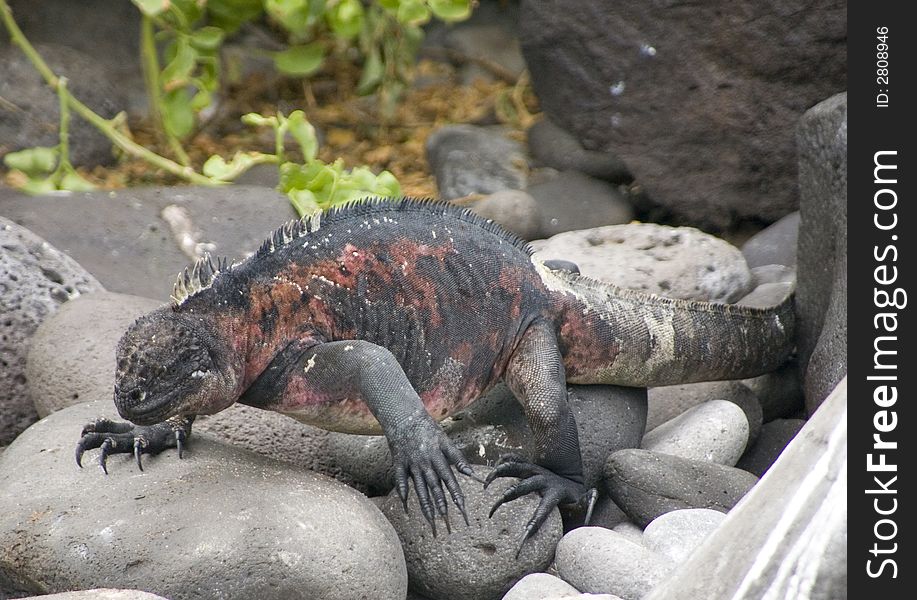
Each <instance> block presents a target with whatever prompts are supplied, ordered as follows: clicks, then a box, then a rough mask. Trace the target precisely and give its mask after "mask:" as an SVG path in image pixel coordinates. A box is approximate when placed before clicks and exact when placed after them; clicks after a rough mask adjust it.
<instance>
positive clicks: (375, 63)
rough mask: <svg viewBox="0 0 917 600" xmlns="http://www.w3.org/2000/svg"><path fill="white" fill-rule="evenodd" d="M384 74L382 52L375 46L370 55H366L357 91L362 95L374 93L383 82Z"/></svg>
mask: <svg viewBox="0 0 917 600" xmlns="http://www.w3.org/2000/svg"><path fill="white" fill-rule="evenodd" d="M384 75H385V65H383V64H382V53H381V52H379V48H376V47H373V49H372V50H371V51H370V53H369V56H367V57H366V62H364V63H363V73H361V74H360V82H359V83H358V84H357V93H358V94H360V95H361V96H365V95H366V94H371V93H373V92H374V91H376V88H377V87H379V84H380V83H382V77H383V76H384Z"/></svg>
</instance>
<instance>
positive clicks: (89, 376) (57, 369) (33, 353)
mask: <svg viewBox="0 0 917 600" xmlns="http://www.w3.org/2000/svg"><path fill="white" fill-rule="evenodd" d="M161 304H162V303H161V302H159V301H158V300H150V299H149V298H141V297H140V296H129V295H127V294H113V293H111V292H104V291H103V292H96V293H94V294H88V295H86V296H81V297H79V298H76V299H74V300H72V301H70V302H67V303H66V304H64V305H63V306H61V308H60V310H58V311H57V313H56V314H54V315H52V316H51V317H49V318H48V319H46V320H45V321H44V322H43V323H42V324H41V325H40V326H39V327H38V330H37V331H36V332H35V335H34V336H33V337H32V347H31V349H30V350H29V355H28V361H27V364H26V377H27V378H28V381H29V394H30V396H31V397H32V401H33V402H34V404H35V409H36V410H37V411H38V414H39V416H41V417H45V416H47V415H49V414H51V413H52V412H54V411H56V410H60V409H62V408H66V407H68V406H72V405H74V404H82V403H84V402H86V401H87V400H89V399H93V398H105V397H107V396H111V395H112V390H113V389H114V384H115V347H116V345H117V342H118V340H119V339H120V338H121V336H122V335H123V334H124V331H125V330H126V329H127V328H128V326H129V325H130V324H131V323H133V322H134V321H135V320H136V319H137V317H139V316H141V315H143V314H145V313H147V312H150V311H152V310H153V309H155V308H157V307H158V306H160V305H161Z"/></svg>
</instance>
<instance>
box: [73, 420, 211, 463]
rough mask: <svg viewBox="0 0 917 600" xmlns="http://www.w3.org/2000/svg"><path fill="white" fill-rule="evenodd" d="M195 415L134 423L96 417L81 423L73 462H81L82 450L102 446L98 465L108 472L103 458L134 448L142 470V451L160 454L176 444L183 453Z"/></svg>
mask: <svg viewBox="0 0 917 600" xmlns="http://www.w3.org/2000/svg"><path fill="white" fill-rule="evenodd" d="M193 422H194V416H184V417H172V418H171V419H168V420H166V421H163V422H162V423H156V424H155V425H147V426H143V425H134V424H133V423H127V422H121V421H112V420H110V419H106V418H99V419H96V420H95V421H93V422H92V423H88V424H87V425H85V426H84V427H83V431H82V433H81V434H80V441H79V442H78V443H77V445H76V464H77V465H79V466H80V467H82V466H83V464H82V463H83V453H84V452H86V450H91V449H93V448H101V449H102V452H101V453H99V466H100V467H102V470H103V471H104V472H105V474H106V475H107V474H108V467H107V466H106V461H107V460H108V457H109V456H110V455H111V454H124V453H131V452H133V454H134V456H135V457H136V459H137V467H138V468H139V469H140V470H141V471H142V470H143V463H142V462H141V460H140V457H141V455H143V454H159V453H160V452H162V451H163V450H165V449H166V448H177V449H178V458H181V457H182V451H183V449H184V443H185V441H186V440H187V439H188V436H190V435H191V424H192V423H193Z"/></svg>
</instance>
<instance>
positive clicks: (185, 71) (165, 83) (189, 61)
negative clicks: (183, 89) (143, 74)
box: [160, 37, 197, 91]
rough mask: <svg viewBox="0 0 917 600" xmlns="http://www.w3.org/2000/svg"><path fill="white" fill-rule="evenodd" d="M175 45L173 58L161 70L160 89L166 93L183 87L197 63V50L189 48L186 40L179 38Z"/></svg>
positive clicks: (189, 44)
mask: <svg viewBox="0 0 917 600" xmlns="http://www.w3.org/2000/svg"><path fill="white" fill-rule="evenodd" d="M176 44H177V45H176V47H175V56H174V57H173V58H172V60H171V61H169V64H167V65H166V67H165V68H164V69H163V70H162V75H161V76H160V80H161V81H162V87H163V89H164V90H167V91H168V90H174V89H175V88H177V87H179V86H182V85H185V84H186V83H187V82H188V79H189V78H190V77H191V73H192V71H194V65H195V62H196V61H197V50H195V49H194V47H193V46H191V43H190V42H189V41H188V38H186V37H180V38H178V40H176Z"/></svg>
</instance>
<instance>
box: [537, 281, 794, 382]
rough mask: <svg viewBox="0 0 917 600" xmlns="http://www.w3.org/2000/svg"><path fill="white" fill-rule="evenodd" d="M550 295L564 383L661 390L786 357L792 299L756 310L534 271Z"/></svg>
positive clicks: (739, 373) (754, 371) (749, 370)
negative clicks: (563, 370) (550, 292)
mask: <svg viewBox="0 0 917 600" xmlns="http://www.w3.org/2000/svg"><path fill="white" fill-rule="evenodd" d="M539 271H540V272H541V276H542V280H543V281H544V282H545V284H546V285H547V287H548V288H549V289H550V290H551V291H552V293H553V299H554V306H555V309H556V319H557V324H558V327H557V337H558V343H559V345H560V349H561V352H562V354H563V356H564V367H565V369H566V373H567V381H569V382H570V383H585V384H597V383H606V384H617V385H628V386H660V385H672V384H676V383H689V382H694V381H713V380H719V379H741V378H745V377H754V376H756V375H760V374H762V373H767V372H769V371H772V370H774V369H776V368H777V367H779V366H780V365H781V364H782V363H783V362H784V361H785V360H786V359H787V358H788V357H789V355H790V353H791V352H792V350H793V339H794V338H793V335H794V334H793V329H794V324H795V317H794V313H793V292H792V285H791V284H784V285H785V286H786V297H785V298H784V299H783V300H782V301H781V302H780V303H779V304H778V305H776V306H772V307H766V308H760V307H754V306H744V305H738V304H715V303H710V302H696V301H689V300H675V299H671V298H663V297H662V296H657V295H654V294H647V293H643V292H638V291H635V290H628V289H624V288H619V287H617V286H614V285H610V284H607V283H602V282H599V281H595V280H593V279H589V278H588V277H582V276H580V275H577V274H575V273H571V272H567V271H552V270H549V269H547V268H546V267H539Z"/></svg>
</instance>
